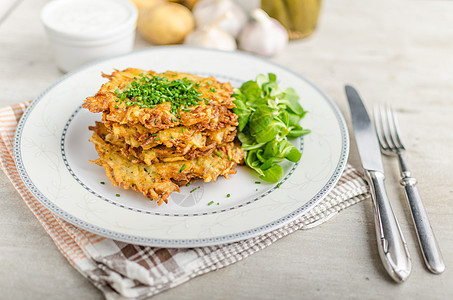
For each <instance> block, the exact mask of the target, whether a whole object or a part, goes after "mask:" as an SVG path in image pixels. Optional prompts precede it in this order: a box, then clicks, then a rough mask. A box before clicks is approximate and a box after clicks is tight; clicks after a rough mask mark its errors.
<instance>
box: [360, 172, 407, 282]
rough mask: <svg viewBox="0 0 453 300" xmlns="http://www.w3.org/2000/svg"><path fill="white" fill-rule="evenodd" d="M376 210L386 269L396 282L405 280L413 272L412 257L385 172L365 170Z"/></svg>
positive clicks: (378, 238) (379, 239)
mask: <svg viewBox="0 0 453 300" xmlns="http://www.w3.org/2000/svg"><path fill="white" fill-rule="evenodd" d="M365 175H366V179H367V181H368V184H369V185H370V188H371V199H372V200H373V206H374V210H375V214H374V215H375V223H376V235H377V242H378V249H379V255H380V257H381V260H382V262H383V264H384V267H385V269H386V270H387V272H388V273H389V274H390V277H392V278H393V280H395V281H396V282H398V283H400V282H403V281H405V280H406V279H407V278H408V277H409V275H410V273H411V267H412V264H411V259H410V256H409V252H408V250H407V245H406V241H405V240H404V237H403V234H402V232H401V228H400V226H399V224H398V221H397V220H396V217H395V215H394V213H393V210H392V206H391V205H390V201H389V199H388V196H387V192H386V190H385V185H384V179H385V177H384V174H383V173H382V172H378V171H369V170H365Z"/></svg>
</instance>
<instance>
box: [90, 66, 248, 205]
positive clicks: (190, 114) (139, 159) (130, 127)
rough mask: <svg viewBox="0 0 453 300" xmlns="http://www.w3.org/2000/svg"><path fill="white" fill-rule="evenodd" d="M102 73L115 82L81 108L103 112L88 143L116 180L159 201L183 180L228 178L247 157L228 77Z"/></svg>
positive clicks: (111, 178)
mask: <svg viewBox="0 0 453 300" xmlns="http://www.w3.org/2000/svg"><path fill="white" fill-rule="evenodd" d="M103 76H104V77H106V78H108V79H109V81H108V82H107V83H105V84H103V85H102V87H101V89H100V90H99V91H98V92H97V93H96V95H95V96H93V97H88V98H87V99H86V100H85V103H84V104H83V107H84V108H87V109H88V110H90V111H91V112H93V113H101V112H102V113H103V115H102V122H96V125H95V126H92V127H89V129H90V130H92V131H93V136H92V137H91V138H90V141H91V142H93V143H94V145H95V147H96V150H97V152H98V154H99V159H96V160H95V161H94V163H96V164H98V165H99V166H102V167H104V169H105V173H106V174H107V176H108V178H109V179H110V181H111V182H112V184H113V185H114V186H122V187H123V188H124V189H129V188H131V189H133V190H136V191H139V192H141V193H143V194H144V195H145V196H146V197H148V198H149V199H151V200H155V201H157V203H158V204H159V205H160V204H161V203H163V202H167V198H168V196H169V195H170V194H171V193H172V192H173V191H178V192H179V187H180V186H183V185H187V184H189V183H190V182H192V181H195V180H197V179H199V178H201V179H203V180H204V181H205V182H209V181H215V180H216V179H217V177H218V176H219V175H223V176H225V177H226V178H229V174H234V173H236V170H235V166H236V165H237V164H241V163H243V160H244V158H245V152H244V151H243V150H242V149H241V147H240V144H238V143H237V142H236V141H235V137H236V133H237V129H236V127H237V125H238V122H237V115H236V114H234V113H233V112H232V108H234V107H235V105H234V104H233V100H234V98H232V97H231V95H232V94H233V88H232V86H231V84H230V83H221V82H219V81H217V80H216V79H215V78H213V77H209V78H203V77H199V76H196V75H192V74H187V73H179V72H170V71H167V72H164V73H156V72H153V71H144V70H139V69H126V70H124V71H117V70H116V71H114V72H113V73H112V74H111V75H105V74H103Z"/></svg>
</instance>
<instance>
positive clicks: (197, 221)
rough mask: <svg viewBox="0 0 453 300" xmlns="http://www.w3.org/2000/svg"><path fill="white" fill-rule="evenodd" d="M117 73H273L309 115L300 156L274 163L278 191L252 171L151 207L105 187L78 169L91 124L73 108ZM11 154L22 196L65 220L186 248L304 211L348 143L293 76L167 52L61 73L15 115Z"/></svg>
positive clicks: (243, 234)
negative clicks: (279, 172) (280, 169)
mask: <svg viewBox="0 0 453 300" xmlns="http://www.w3.org/2000/svg"><path fill="white" fill-rule="evenodd" d="M127 67H136V68H141V69H145V70H155V71H159V72H163V71H166V70H173V71H181V72H189V73H194V74H199V75H202V76H207V75H212V76H215V77H216V78H217V79H219V80H220V81H230V82H231V83H232V84H233V86H240V84H241V83H242V82H244V81H247V80H251V79H254V78H255V77H256V75H257V74H260V73H263V74H266V73H275V74H276V75H277V78H278V79H279V81H280V84H281V86H282V87H294V88H295V89H296V91H297V93H298V94H299V96H300V98H301V104H302V106H303V107H304V109H306V110H308V111H309V113H308V114H307V115H306V117H304V119H303V120H302V126H303V127H305V128H309V129H311V130H312V133H310V134H309V135H306V136H304V137H303V139H296V140H295V141H293V142H294V143H295V144H296V145H297V146H298V147H300V148H301V149H302V150H303V155H302V159H301V160H300V162H299V163H298V164H290V163H286V164H285V165H284V168H285V172H286V175H285V178H284V179H283V180H282V181H281V182H280V183H279V184H278V185H276V184H266V183H264V182H261V183H260V184H258V183H256V182H258V181H260V180H259V178H258V177H257V176H256V175H255V174H254V173H252V171H250V170H249V169H248V168H246V167H238V168H237V170H238V172H237V174H234V175H232V176H231V178H230V179H229V180H227V179H224V178H219V179H218V180H217V182H211V183H204V182H196V183H194V184H191V185H190V186H188V187H183V188H182V189H181V193H173V194H172V195H171V197H170V199H169V203H168V204H167V205H161V206H157V205H156V203H155V202H151V201H149V200H147V199H146V198H145V197H144V196H142V195H141V194H139V193H137V192H133V191H129V190H128V191H126V190H123V189H121V188H116V187H113V186H112V185H111V184H110V182H109V180H108V179H107V178H106V176H105V173H104V170H103V168H101V167H99V166H97V165H95V164H93V163H90V162H89V161H88V160H90V159H91V160H94V159H96V158H97V153H96V151H95V150H94V146H93V145H92V144H91V143H89V142H88V139H89V137H90V135H91V132H90V131H89V130H88V126H90V125H93V124H94V121H95V120H98V119H100V117H101V116H100V115H99V114H92V113H90V112H88V111H87V110H85V109H81V104H82V103H83V101H84V99H85V98H86V97H87V96H92V95H94V94H95V93H96V91H97V90H98V89H99V88H100V86H101V84H102V83H104V82H105V81H106V79H104V78H102V77H101V76H100V75H101V72H104V73H107V74H109V73H111V72H112V71H113V70H114V69H120V70H121V69H125V68H127ZM14 146H15V148H14V157H15V161H16V165H17V168H18V170H19V173H20V175H21V177H22V179H23V181H24V182H25V184H26V185H27V187H28V188H29V189H30V191H31V193H32V194H33V195H34V196H35V197H36V198H38V199H39V201H40V202H41V203H42V204H43V205H44V206H45V207H47V208H48V209H49V210H50V211H52V212H53V213H54V214H56V215H58V216H60V217H61V218H63V219H65V220H67V221H68V222H70V223H72V224H74V225H76V226H79V227H81V228H84V229H86V230H89V231H91V232H94V233H97V234H100V235H102V236H106V237H109V238H112V239H116V240H121V241H125V242H130V243H135V244H142V245H151V246H160V247H196V246H207V245H216V244H222V243H230V242H234V241H238V240H242V239H246V238H250V237H253V236H256V235H259V234H263V233H266V232H268V231H271V230H273V229H276V228H278V227H281V226H283V225H285V224H286V223H288V222H290V221H292V220H294V219H295V218H297V217H298V216H300V215H301V214H303V213H305V212H306V211H307V210H309V209H310V208H312V207H313V206H314V205H316V203H318V202H319V201H320V200H322V198H323V197H325V196H326V194H327V193H328V192H329V191H330V190H331V189H332V187H333V186H334V185H335V183H336V182H337V181H338V179H339V177H340V176H341V173H342V171H343V170H344V167H345V165H346V161H347V157H348V149H349V138H348V133H347V128H346V125H345V122H344V119H343V117H342V116H341V113H340V111H339V110H338V108H337V107H336V106H335V104H334V103H333V102H332V101H331V100H330V99H329V98H328V97H327V96H326V95H325V94H324V93H323V92H321V91H320V90H319V89H318V88H316V87H315V86H314V85H313V84H311V83H310V82H308V81H307V80H306V79H304V78H303V77H301V76H300V75H298V74H296V73H294V72H292V71H290V70H288V69H285V68H283V67H281V66H278V65H276V64H274V63H272V62H269V61H267V60H264V59H261V58H258V57H255V56H252V55H247V54H244V53H239V52H221V51H213V50H207V49H199V48H191V47H181V46H171V47H155V48H152V49H147V50H144V51H139V52H134V53H131V54H128V55H124V56H120V57H116V58H113V59H110V60H105V61H102V62H100V63H97V64H94V65H90V66H88V67H85V68H83V69H81V70H79V71H76V72H74V73H70V74H68V75H66V76H65V77H63V78H62V79H61V80H59V81H57V82H56V83H54V84H53V85H52V86H50V87H49V88H48V89H47V90H45V91H44V92H43V93H42V94H41V95H40V96H39V97H38V98H37V99H36V100H35V101H34V102H33V103H32V104H31V106H30V107H29V108H28V110H27V111H26V112H25V114H24V116H23V117H22V119H21V121H20V123H19V126H18V129H17V132H16V138H15V144H14ZM101 182H105V184H102V183H101ZM117 194H118V195H119V197H118V196H116V195H117ZM228 194H229V196H228Z"/></svg>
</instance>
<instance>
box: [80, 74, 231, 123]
mask: <svg viewBox="0 0 453 300" xmlns="http://www.w3.org/2000/svg"><path fill="white" fill-rule="evenodd" d="M142 73H143V74H150V75H157V76H160V77H166V78H168V79H169V80H170V81H171V80H175V79H182V78H187V79H189V80H191V81H193V82H194V83H198V84H199V88H197V90H198V91H199V92H200V93H201V94H202V98H203V99H204V98H206V99H209V103H208V104H206V103H205V101H201V102H200V103H199V105H196V106H194V107H191V111H178V114H179V117H180V118H178V116H176V115H174V114H172V113H171V104H170V103H169V102H164V103H162V104H159V105H157V106H156V107H155V108H141V107H139V106H138V105H132V106H129V107H127V105H126V104H125V103H124V102H121V101H120V102H116V101H115V100H116V98H117V97H116V96H115V94H114V92H115V91H116V90H117V89H118V90H120V91H122V90H124V89H125V88H126V87H127V86H128V85H129V84H130V83H131V82H132V81H134V80H135V79H134V77H139V75H140V74H142ZM103 76H104V77H106V78H108V79H109V81H108V82H107V83H105V84H103V85H102V87H101V89H100V90H99V91H98V92H97V93H96V95H95V96H93V97H88V98H87V99H86V100H85V103H84V104H83V107H84V108H87V109H88V110H90V111H91V112H94V113H100V112H102V113H103V120H104V122H107V121H111V122H115V123H119V124H128V125H130V126H134V125H136V124H141V125H143V126H144V127H146V128H148V129H152V130H156V131H157V130H161V129H167V128H171V127H174V126H181V125H182V126H196V127H198V128H200V129H201V128H204V129H208V130H215V129H216V128H219V127H225V125H221V124H229V125H235V126H237V125H238V123H237V116H236V115H235V114H234V113H233V112H232V111H230V110H229V109H232V108H234V107H235V105H234V104H233V100H234V98H232V97H231V95H232V94H233V87H232V86H231V84H230V83H221V82H219V81H217V80H216V79H215V78H213V77H208V78H204V77H200V76H196V75H192V74H187V73H180V72H170V71H167V72H164V73H156V72H154V71H144V70H140V69H131V68H129V69H126V70H124V71H118V70H116V71H115V72H113V73H112V74H111V75H105V74H103Z"/></svg>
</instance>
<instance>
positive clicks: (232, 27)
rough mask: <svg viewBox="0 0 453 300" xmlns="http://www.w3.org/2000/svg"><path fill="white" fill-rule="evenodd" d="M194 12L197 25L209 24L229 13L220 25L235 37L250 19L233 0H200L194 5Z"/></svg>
mask: <svg viewBox="0 0 453 300" xmlns="http://www.w3.org/2000/svg"><path fill="white" fill-rule="evenodd" d="M192 13H193V16H194V18H195V23H196V25H197V27H203V26H205V25H208V24H210V23H212V22H213V21H215V20H216V19H218V18H220V17H222V16H223V15H224V14H225V13H229V14H228V18H225V19H224V20H223V21H222V22H220V23H219V24H218V26H219V27H220V28H222V29H223V30H225V31H226V32H228V33H229V34H231V35H232V36H233V37H235V38H236V37H237V36H238V34H239V32H240V31H241V29H242V27H244V25H245V24H246V23H247V20H248V18H247V15H246V13H245V12H244V11H243V10H242V8H241V7H240V6H239V5H237V4H236V3H235V2H234V1H232V0H200V1H198V2H197V4H195V6H194V7H193V9H192Z"/></svg>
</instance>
